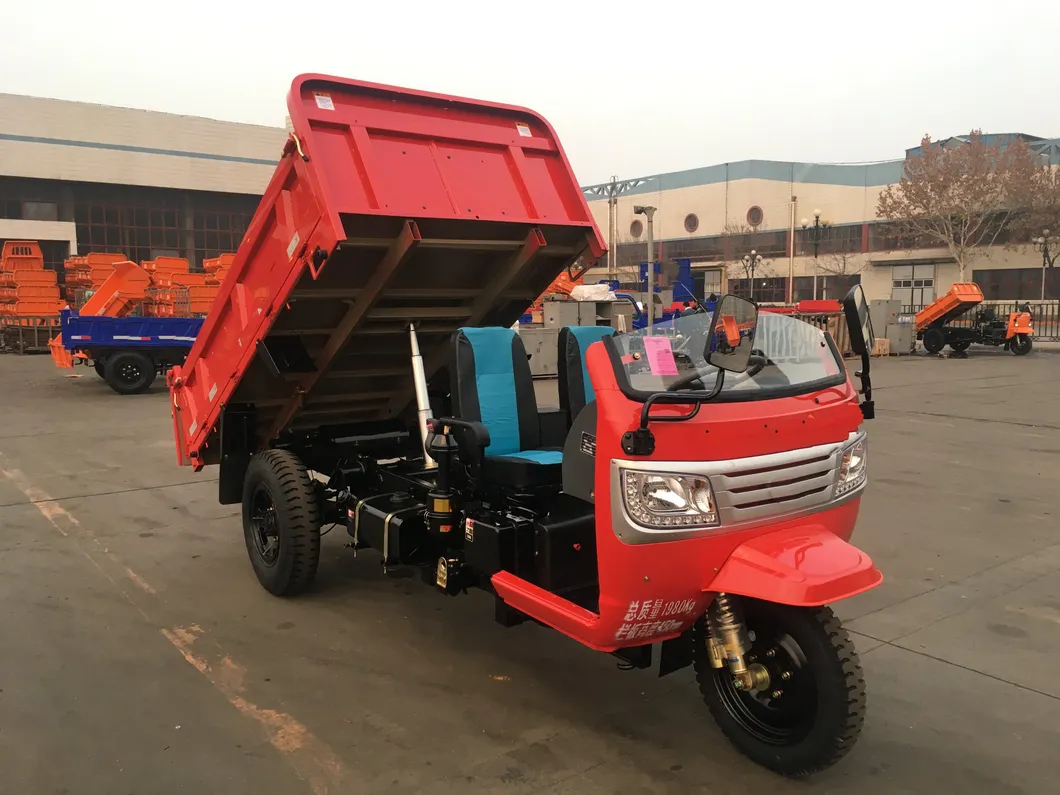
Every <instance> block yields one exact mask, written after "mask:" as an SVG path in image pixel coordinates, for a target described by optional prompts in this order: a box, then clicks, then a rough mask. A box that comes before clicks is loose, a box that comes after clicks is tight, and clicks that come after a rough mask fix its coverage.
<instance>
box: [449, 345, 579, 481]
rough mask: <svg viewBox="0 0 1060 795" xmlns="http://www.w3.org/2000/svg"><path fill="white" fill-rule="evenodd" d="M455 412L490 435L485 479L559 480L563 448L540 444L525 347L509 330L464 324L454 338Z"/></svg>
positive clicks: (484, 465)
mask: <svg viewBox="0 0 1060 795" xmlns="http://www.w3.org/2000/svg"><path fill="white" fill-rule="evenodd" d="M453 347H454V348H455V350H454V356H453V367H452V370H451V373H450V375H451V377H452V390H451V393H452V402H453V414H454V415H455V416H456V417H457V418H459V419H462V420H467V421H471V422H481V423H482V424H483V425H485V426H486V429H487V430H488V431H489V434H490V444H489V446H488V447H487V448H486V450H485V454H486V457H485V460H484V461H483V465H482V472H483V477H484V478H485V479H486V480H487V481H491V482H493V483H495V484H497V485H501V486H507V487H512V488H533V487H536V486H543V485H548V484H557V485H558V484H559V483H560V482H561V480H562V462H563V452H562V449H561V448H558V447H550V448H546V447H542V446H541V420H540V417H539V415H538V410H537V398H536V397H535V395H534V382H533V378H532V376H531V374H530V363H529V361H528V360H527V356H526V348H525V347H524V345H523V341H522V340H521V339H520V338H519V335H518V334H516V333H515V332H514V331H512V330H511V329H508V328H462V329H460V330H458V331H457V332H456V334H455V335H454V338H453Z"/></svg>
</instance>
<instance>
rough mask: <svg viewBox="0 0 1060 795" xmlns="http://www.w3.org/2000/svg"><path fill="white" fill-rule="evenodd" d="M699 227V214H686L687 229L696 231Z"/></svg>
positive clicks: (687, 230)
mask: <svg viewBox="0 0 1060 795" xmlns="http://www.w3.org/2000/svg"><path fill="white" fill-rule="evenodd" d="M697 229H699V216H698V215H696V214H695V213H689V214H688V215H686V216H685V231H686V232H695V231H696V230H697Z"/></svg>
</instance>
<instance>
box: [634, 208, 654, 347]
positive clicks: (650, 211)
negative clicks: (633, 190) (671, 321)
mask: <svg viewBox="0 0 1060 795" xmlns="http://www.w3.org/2000/svg"><path fill="white" fill-rule="evenodd" d="M633 212H634V213H636V214H637V215H643V216H644V217H645V218H647V219H648V300H647V301H646V302H645V303H646V304H647V312H648V327H647V333H648V334H651V327H652V325H653V324H654V323H655V226H654V218H655V208H654V207H645V206H643V205H640V204H638V205H637V206H636V207H634V208H633Z"/></svg>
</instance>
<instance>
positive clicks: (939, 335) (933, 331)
mask: <svg viewBox="0 0 1060 795" xmlns="http://www.w3.org/2000/svg"><path fill="white" fill-rule="evenodd" d="M923 341H924V350H925V351H927V352H928V353H938V352H939V351H941V350H942V349H943V348H944V347H946V335H945V334H944V333H943V331H942V329H940V328H929V329H928V330H927V331H925V332H924V340H923Z"/></svg>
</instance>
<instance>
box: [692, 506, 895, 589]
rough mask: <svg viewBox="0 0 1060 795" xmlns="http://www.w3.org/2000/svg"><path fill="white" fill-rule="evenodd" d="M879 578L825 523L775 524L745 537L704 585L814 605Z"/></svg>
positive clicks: (863, 557) (865, 557)
mask: <svg viewBox="0 0 1060 795" xmlns="http://www.w3.org/2000/svg"><path fill="white" fill-rule="evenodd" d="M881 582H883V574H881V573H880V571H879V569H877V568H876V567H875V566H874V565H873V563H872V560H871V559H870V558H869V556H868V555H866V554H865V553H864V552H862V551H861V550H860V549H858V548H857V547H855V546H853V545H851V544H848V543H847V542H846V541H844V540H843V539H841V538H839V537H838V536H836V535H835V534H834V533H832V532H830V531H829V530H828V529H827V528H825V527H824V526H823V525H819V524H810V525H801V526H797V527H793V528H790V529H787V530H778V531H777V532H775V533H766V534H764V535H760V536H757V537H755V538H752V539H751V540H749V541H745V542H744V543H743V544H740V546H738V547H736V549H734V550H733V552H732V554H731V555H730V556H729V558H728V560H726V561H725V563H724V564H723V565H722V567H721V568H720V569H719V570H718V573H717V574H716V575H715V576H714V578H713V579H712V580H711V581H710V582H709V583H708V585H707V587H706V589H705V590H708V591H713V592H716V593H718V592H724V593H730V594H737V595H739V596H749V597H751V598H754V599H762V600H765V601H768V602H777V603H779V604H785V605H794V606H796V607H816V606H819V605H825V604H828V603H830V602H836V601H838V600H840V599H846V598H847V597H850V596H854V595H855V594H859V593H862V592H863V591H867V590H869V589H870V588H875V587H876V586H877V585H879V584H880V583H881Z"/></svg>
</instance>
